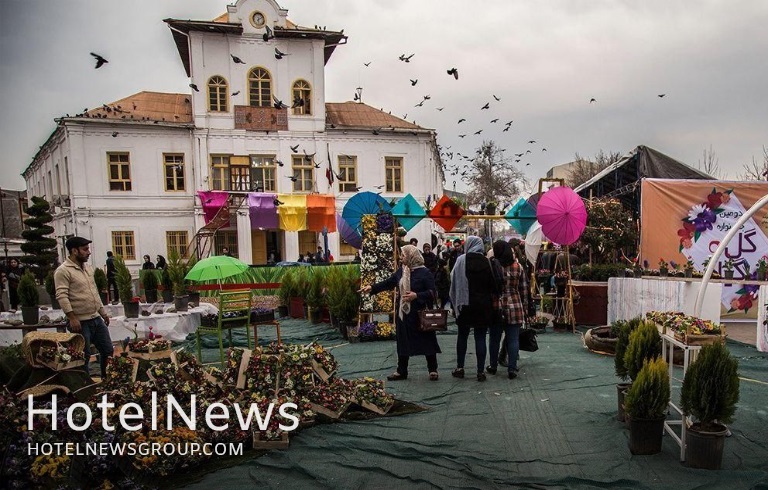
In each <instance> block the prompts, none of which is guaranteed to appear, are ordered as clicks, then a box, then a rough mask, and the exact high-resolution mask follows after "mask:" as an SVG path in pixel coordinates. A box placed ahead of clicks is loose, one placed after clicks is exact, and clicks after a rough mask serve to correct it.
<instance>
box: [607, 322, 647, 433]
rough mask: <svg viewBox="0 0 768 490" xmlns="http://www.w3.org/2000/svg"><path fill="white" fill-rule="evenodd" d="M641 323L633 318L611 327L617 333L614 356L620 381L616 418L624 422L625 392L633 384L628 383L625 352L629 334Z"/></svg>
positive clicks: (615, 367) (618, 384) (615, 368)
mask: <svg viewBox="0 0 768 490" xmlns="http://www.w3.org/2000/svg"><path fill="white" fill-rule="evenodd" d="M640 323H641V319H640V318H633V319H631V320H629V321H623V320H619V321H617V322H616V323H615V324H614V325H612V326H611V328H612V329H613V330H614V331H615V334H616V347H615V351H614V352H615V355H614V358H613V366H614V372H615V373H616V376H618V377H619V380H620V382H619V383H617V384H616V395H617V400H618V408H619V411H618V414H617V415H616V419H617V420H618V421H619V422H624V393H625V392H626V391H627V390H628V389H629V387H630V386H632V383H627V380H628V379H629V373H627V366H626V365H625V364H624V354H625V353H626V352H627V344H629V335H630V334H631V333H632V331H633V330H635V329H636V328H637V327H638V326H639V325H640Z"/></svg>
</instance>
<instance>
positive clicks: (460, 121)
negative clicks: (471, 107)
mask: <svg viewBox="0 0 768 490" xmlns="http://www.w3.org/2000/svg"><path fill="white" fill-rule="evenodd" d="M464 121H466V119H464V118H461V119H459V122H458V123H456V124H461V123H463V122H464Z"/></svg>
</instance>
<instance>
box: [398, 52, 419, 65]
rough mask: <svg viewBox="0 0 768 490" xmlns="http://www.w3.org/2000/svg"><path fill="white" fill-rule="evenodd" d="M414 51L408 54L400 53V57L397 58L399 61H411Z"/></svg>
mask: <svg viewBox="0 0 768 490" xmlns="http://www.w3.org/2000/svg"><path fill="white" fill-rule="evenodd" d="M414 54H416V53H413V54H411V55H410V56H406V55H405V53H403V54H401V55H400V58H398V59H399V60H400V61H405V62H406V63H410V62H411V58H413V55H414Z"/></svg>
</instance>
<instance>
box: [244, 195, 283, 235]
mask: <svg viewBox="0 0 768 490" xmlns="http://www.w3.org/2000/svg"><path fill="white" fill-rule="evenodd" d="M275 199H277V194H266V193H263V192H251V193H249V194H248V209H249V211H250V217H251V229H263V230H274V229H277V227H278V219H277V206H276V203H275Z"/></svg>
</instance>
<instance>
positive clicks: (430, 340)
mask: <svg viewBox="0 0 768 490" xmlns="http://www.w3.org/2000/svg"><path fill="white" fill-rule="evenodd" d="M400 264H401V265H400V268H399V269H398V270H397V271H395V273H394V274H392V275H391V276H390V277H389V278H388V279H386V280H384V281H382V282H379V283H377V284H374V285H373V286H366V287H364V288H363V289H361V292H362V293H370V294H378V293H380V292H382V291H386V290H389V289H393V288H395V287H396V288H397V297H396V304H397V311H396V317H395V332H396V337H397V370H396V371H395V372H394V373H392V374H390V375H389V376H387V379H388V380H390V381H399V380H403V379H407V378H408V360H409V358H410V357H411V356H421V355H423V356H425V357H426V359H427V371H428V372H429V379H430V380H432V381H437V379H438V374H437V354H439V353H440V352H441V351H440V346H439V345H438V343H437V335H436V334H435V332H420V331H419V329H418V326H419V312H420V311H421V310H423V309H424V308H427V307H432V305H434V302H435V298H436V295H435V277H434V276H433V275H432V273H431V272H430V271H429V270H428V269H427V268H426V267H424V259H423V258H422V256H421V253H420V252H419V249H418V248H416V247H414V246H413V245H406V246H404V247H403V248H402V249H401V254H400Z"/></svg>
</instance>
